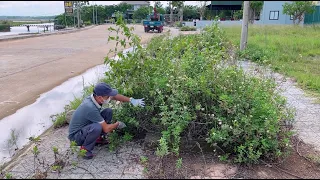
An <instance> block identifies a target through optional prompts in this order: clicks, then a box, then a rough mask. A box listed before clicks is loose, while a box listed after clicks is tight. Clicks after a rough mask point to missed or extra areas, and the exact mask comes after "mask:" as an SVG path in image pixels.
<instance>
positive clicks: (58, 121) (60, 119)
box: [52, 85, 93, 128]
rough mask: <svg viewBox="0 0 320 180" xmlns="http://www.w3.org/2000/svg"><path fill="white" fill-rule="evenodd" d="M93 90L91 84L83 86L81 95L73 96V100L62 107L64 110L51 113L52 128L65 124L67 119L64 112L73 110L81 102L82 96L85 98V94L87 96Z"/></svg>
mask: <svg viewBox="0 0 320 180" xmlns="http://www.w3.org/2000/svg"><path fill="white" fill-rule="evenodd" d="M92 91H93V85H91V86H88V87H85V88H84V90H83V92H82V94H83V95H82V96H80V97H74V100H73V101H70V103H69V104H68V105H67V106H65V107H64V109H65V110H64V112H62V113H59V114H56V115H53V116H52V119H53V127H54V128H59V127H62V126H64V125H66V124H67V121H66V120H67V119H66V114H67V112H68V111H70V110H75V109H77V108H78V106H79V105H80V104H81V102H82V100H83V98H85V97H86V96H88V95H89V94H90V93H91V92H92Z"/></svg>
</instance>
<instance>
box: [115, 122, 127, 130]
mask: <svg viewBox="0 0 320 180" xmlns="http://www.w3.org/2000/svg"><path fill="white" fill-rule="evenodd" d="M118 122H119V125H118V127H117V129H122V128H125V127H127V126H126V124H125V123H123V122H121V121H118Z"/></svg>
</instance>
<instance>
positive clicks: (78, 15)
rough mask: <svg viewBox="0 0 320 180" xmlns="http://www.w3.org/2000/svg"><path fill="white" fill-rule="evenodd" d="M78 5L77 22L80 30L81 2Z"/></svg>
mask: <svg viewBox="0 0 320 180" xmlns="http://www.w3.org/2000/svg"><path fill="white" fill-rule="evenodd" d="M76 3H77V20H78V28H80V13H79V12H80V9H79V2H76Z"/></svg>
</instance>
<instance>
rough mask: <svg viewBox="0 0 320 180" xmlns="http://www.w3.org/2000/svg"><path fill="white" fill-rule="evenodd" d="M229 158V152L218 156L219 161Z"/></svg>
mask: <svg viewBox="0 0 320 180" xmlns="http://www.w3.org/2000/svg"><path fill="white" fill-rule="evenodd" d="M228 158H229V154H224V155H222V156H219V160H220V161H227V160H228Z"/></svg>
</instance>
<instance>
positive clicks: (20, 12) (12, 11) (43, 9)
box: [0, 1, 199, 16]
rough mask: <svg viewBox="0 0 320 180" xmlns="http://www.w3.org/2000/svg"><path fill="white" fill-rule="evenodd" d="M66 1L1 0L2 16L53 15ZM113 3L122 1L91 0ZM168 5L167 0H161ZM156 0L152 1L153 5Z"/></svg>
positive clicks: (192, 3) (98, 2) (61, 10)
mask: <svg viewBox="0 0 320 180" xmlns="http://www.w3.org/2000/svg"><path fill="white" fill-rule="evenodd" d="M63 2H64V1H0V16H53V15H58V14H61V13H63V12H64V3H63ZM92 2H93V3H94V4H98V5H112V4H119V3H120V2H121V1H89V3H90V4H92ZM161 3H162V4H163V6H164V7H165V6H167V4H168V2H167V1H161ZM153 4H154V1H151V5H152V6H153ZM198 4H199V1H185V5H198Z"/></svg>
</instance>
